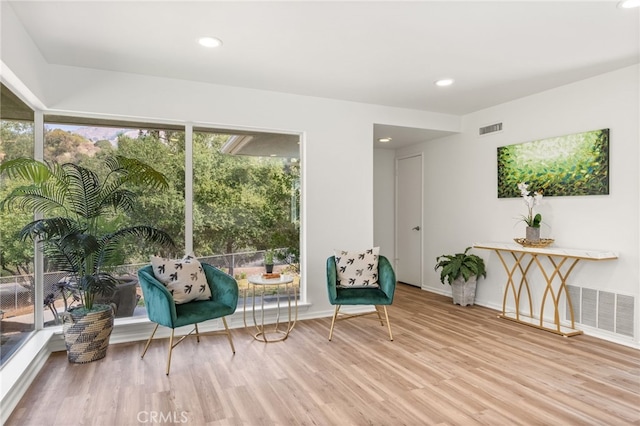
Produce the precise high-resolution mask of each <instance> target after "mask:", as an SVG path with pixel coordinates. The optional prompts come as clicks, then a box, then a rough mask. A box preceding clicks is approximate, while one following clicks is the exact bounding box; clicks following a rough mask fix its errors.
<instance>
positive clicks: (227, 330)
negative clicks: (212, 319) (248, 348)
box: [222, 317, 236, 355]
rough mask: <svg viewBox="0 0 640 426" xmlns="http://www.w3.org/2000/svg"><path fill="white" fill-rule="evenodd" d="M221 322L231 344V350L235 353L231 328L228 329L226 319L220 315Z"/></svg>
mask: <svg viewBox="0 0 640 426" xmlns="http://www.w3.org/2000/svg"><path fill="white" fill-rule="evenodd" d="M222 324H224V329H225V331H226V332H227V339H229V344H230V345H231V351H232V352H233V354H234V355H235V353H236V348H235V347H234V346H233V339H232V338H231V330H229V327H228V326H227V320H226V319H225V317H222Z"/></svg>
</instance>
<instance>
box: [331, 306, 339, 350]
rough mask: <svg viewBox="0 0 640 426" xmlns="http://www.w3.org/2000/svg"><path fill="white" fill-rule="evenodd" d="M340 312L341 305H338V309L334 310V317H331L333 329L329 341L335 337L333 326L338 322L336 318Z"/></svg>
mask: <svg viewBox="0 0 640 426" xmlns="http://www.w3.org/2000/svg"><path fill="white" fill-rule="evenodd" d="M338 312H340V305H336V309H335V310H334V312H333V318H332V319H331V329H330V330H329V341H331V339H332V338H333V326H334V325H335V324H336V318H337V317H338Z"/></svg>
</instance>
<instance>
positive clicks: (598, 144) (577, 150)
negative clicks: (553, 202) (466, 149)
mask: <svg viewBox="0 0 640 426" xmlns="http://www.w3.org/2000/svg"><path fill="white" fill-rule="evenodd" d="M520 182H525V183H528V184H529V188H530V189H531V190H532V191H542V192H543V194H544V196H545V197H553V196H574V195H606V194H609V129H599V130H591V131H588V132H583V133H574V134H571V135H566V136H558V137H554V138H548V139H541V140H537V141H531V142H525V143H520V144H514V145H507V146H502V147H498V198H517V197H520V191H519V190H518V183H520Z"/></svg>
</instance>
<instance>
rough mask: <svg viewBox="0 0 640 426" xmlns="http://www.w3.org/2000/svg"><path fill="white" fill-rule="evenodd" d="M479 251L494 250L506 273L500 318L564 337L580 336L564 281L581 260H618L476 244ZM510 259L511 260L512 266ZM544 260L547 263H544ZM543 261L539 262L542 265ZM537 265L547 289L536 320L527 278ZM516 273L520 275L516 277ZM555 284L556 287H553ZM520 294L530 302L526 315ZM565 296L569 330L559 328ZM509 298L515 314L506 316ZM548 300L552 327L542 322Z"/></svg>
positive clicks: (556, 250) (611, 255) (586, 253)
mask: <svg viewBox="0 0 640 426" xmlns="http://www.w3.org/2000/svg"><path fill="white" fill-rule="evenodd" d="M473 247H474V248H478V249H486V250H493V251H494V252H495V253H496V254H497V255H498V258H499V259H500V262H502V266H503V267H504V270H505V272H506V273H507V283H506V287H505V289H504V296H503V298H502V314H500V315H498V317H499V318H504V319H508V320H511V321H516V322H518V323H521V324H525V325H529V326H532V327H536V328H539V329H542V330H546V331H550V332H552V333H556V334H560V335H562V336H565V337H569V336H575V335H578V334H582V330H578V329H576V328H575V322H574V317H573V305H572V303H571V297H570V295H569V292H568V291H567V279H568V278H569V275H570V274H571V272H572V271H573V269H574V268H575V266H576V265H577V264H578V262H579V261H580V260H594V261H601V260H612V259H617V258H618V255H617V253H614V252H610V251H594V250H578V249H564V248H557V247H546V248H534V247H523V246H521V245H518V244H510V243H476V244H474V246H473ZM510 259H513V262H511V260H510ZM544 259H546V261H544ZM541 260H542V261H541ZM534 264H535V265H536V266H537V268H538V270H539V271H540V272H541V273H542V276H543V277H544V280H545V281H546V286H545V289H544V293H543V295H542V302H541V303H540V312H539V318H534V316H533V304H532V301H531V290H530V288H529V279H528V277H527V275H528V273H529V271H530V270H531V267H532V265H534ZM517 272H519V274H517ZM516 275H519V276H520V283H519V284H518V285H516ZM554 282H555V283H556V284H555V285H554ZM523 291H525V292H526V295H527V299H528V301H529V310H528V315H527V314H526V313H525V314H523V313H521V308H522V307H521V302H522V299H523V297H522V296H523ZM563 293H564V295H565V297H566V300H567V305H568V306H569V311H570V316H571V326H570V327H568V326H563V325H561V324H560V310H559V304H560V297H561V296H562V294H563ZM509 295H511V296H512V297H513V301H514V303H515V312H513V313H511V312H507V310H506V308H507V299H508V297H509ZM547 297H550V298H551V303H552V305H553V323H551V322H548V321H544V310H545V302H546V301H547Z"/></svg>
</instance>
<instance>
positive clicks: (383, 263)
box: [327, 256, 396, 341]
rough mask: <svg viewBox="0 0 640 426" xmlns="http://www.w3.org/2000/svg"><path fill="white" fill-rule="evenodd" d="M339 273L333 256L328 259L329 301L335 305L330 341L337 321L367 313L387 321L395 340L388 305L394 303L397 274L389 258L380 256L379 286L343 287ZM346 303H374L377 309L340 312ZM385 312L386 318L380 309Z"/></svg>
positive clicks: (382, 323) (379, 319) (381, 321)
mask: <svg viewBox="0 0 640 426" xmlns="http://www.w3.org/2000/svg"><path fill="white" fill-rule="evenodd" d="M337 281H338V273H337V270H336V258H335V256H331V257H330V258H328V259H327V289H328V291H329V302H330V303H331V304H332V305H335V310H334V313H333V318H332V319H331V329H330V330H329V341H331V339H332V338H333V328H334V326H335V323H336V322H337V321H341V320H347V319H352V318H357V317H362V316H365V315H377V320H378V321H380V325H382V326H384V322H385V321H386V323H387V329H388V331H389V340H393V335H392V334H391V324H390V323H389V315H388V313H387V305H391V304H392V303H393V296H394V294H395V291H396V274H395V272H394V271H393V267H392V266H391V263H390V262H389V260H388V259H387V258H386V257H384V256H379V257H378V284H379V285H380V287H379V288H341V287H339V286H338V285H337ZM345 305H373V306H374V307H375V311H371V312H365V313H360V314H345V313H341V312H340V308H341V307H342V306H345ZM381 310H382V312H383V313H384V320H383V318H382V315H381V314H380V311H381Z"/></svg>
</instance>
